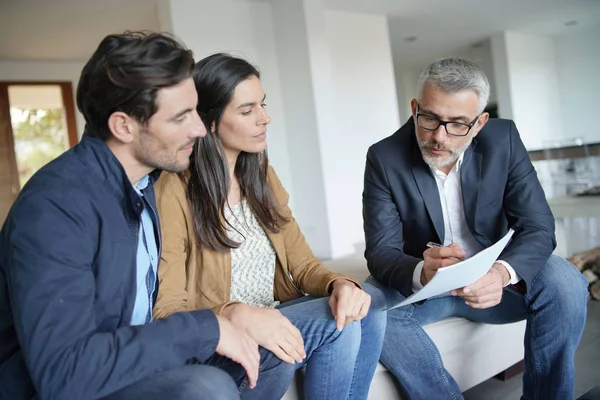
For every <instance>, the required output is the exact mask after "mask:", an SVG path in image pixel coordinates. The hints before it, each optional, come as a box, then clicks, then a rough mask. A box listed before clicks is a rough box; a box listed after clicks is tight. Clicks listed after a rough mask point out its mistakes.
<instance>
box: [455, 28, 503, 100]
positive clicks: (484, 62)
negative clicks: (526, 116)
mask: <svg viewBox="0 0 600 400" xmlns="http://www.w3.org/2000/svg"><path fill="white" fill-rule="evenodd" d="M456 55H457V56H460V57H466V58H468V59H469V60H471V61H474V62H475V63H477V65H479V66H480V67H481V69H483V72H484V73H485V76H487V78H488V81H489V82H490V100H489V103H488V104H494V103H496V102H497V101H498V99H497V94H496V74H495V73H494V60H493V58H492V44H491V40H490V39H486V40H484V41H482V42H479V43H477V44H476V45H473V46H469V47H467V48H466V49H464V50H463V51H460V52H458V53H457V54H456Z"/></svg>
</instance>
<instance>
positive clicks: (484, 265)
mask: <svg viewBox="0 0 600 400" xmlns="http://www.w3.org/2000/svg"><path fill="white" fill-rule="evenodd" d="M513 233H514V231H513V230H512V229H509V230H508V233H507V234H506V235H505V236H504V237H503V238H502V239H500V240H499V241H497V242H496V243H495V244H494V245H492V246H490V247H488V248H487V249H484V250H481V251H480V252H479V253H477V254H475V255H474V256H472V257H471V258H468V259H466V260H464V261H461V262H459V263H456V264H454V265H451V266H449V267H444V268H440V269H438V270H437V272H436V273H435V275H433V278H431V280H430V281H429V282H428V283H427V285H425V286H424V287H423V289H421V290H419V291H418V292H417V293H415V294H413V295H411V296H409V297H407V298H406V299H405V300H404V301H402V302H401V303H399V304H396V305H395V306H392V307H390V308H388V310H391V309H393V308H396V307H402V306H405V305H408V304H411V303H416V302H417V301H421V300H425V299H428V298H430V297H435V296H442V295H447V294H449V293H450V291H452V290H454V289H458V288H462V287H465V286H468V285H470V284H471V283H474V282H475V281H477V280H478V279H479V278H481V277H483V276H484V275H485V274H487V272H488V271H489V270H490V268H492V265H494V263H495V262H496V261H497V260H498V256H499V255H500V253H502V250H504V247H506V245H507V244H508V241H509V240H510V238H511V237H512V235H513Z"/></svg>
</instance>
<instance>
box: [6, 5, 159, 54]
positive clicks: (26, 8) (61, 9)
mask: <svg viewBox="0 0 600 400" xmlns="http://www.w3.org/2000/svg"><path fill="white" fill-rule="evenodd" d="M159 27H160V26H159V23H158V13H157V7H156V4H155V2H154V1H153V0H150V1H148V0H0V37H1V38H2V40H1V41H0V60H1V59H5V60H62V61H65V60H87V59H88V58H89V57H90V55H91V54H92V53H93V51H94V50H95V48H96V46H98V44H99V43H100V40H101V39H102V38H103V37H104V36H106V35H108V34H110V33H119V32H123V31H125V30H154V31H155V30H159Z"/></svg>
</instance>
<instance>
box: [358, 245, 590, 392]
mask: <svg viewBox="0 0 600 400" xmlns="http://www.w3.org/2000/svg"><path fill="white" fill-rule="evenodd" d="M368 281H370V282H371V283H374V280H373V279H372V278H370V279H369V280H368ZM379 287H380V289H381V290H382V291H384V292H385V293H386V298H387V301H388V302H389V304H390V305H392V304H395V303H397V302H398V301H401V300H402V299H404V297H403V296H402V295H401V294H399V293H398V292H397V291H395V290H392V289H389V288H383V287H381V286H379ZM587 287H588V283H587V281H586V280H585V278H584V277H583V275H582V274H581V273H580V272H579V271H578V270H577V268H575V266H574V265H572V264H571V263H569V262H568V261H566V260H564V259H562V258H560V257H557V256H554V255H553V256H551V257H550V258H549V259H548V261H547V262H546V265H544V267H543V268H542V269H541V270H540V272H539V273H538V275H537V276H536V277H535V279H534V280H533V282H532V286H531V289H530V290H529V293H527V294H523V293H520V292H518V291H516V290H514V289H513V288H510V287H507V288H506V289H505V290H504V294H503V297H502V301H501V302H500V304H498V305H497V306H495V307H491V308H488V309H483V310H480V309H474V308H471V307H469V306H467V305H466V304H465V302H464V300H462V299H461V298H460V297H453V296H446V297H440V298H434V299H429V300H427V301H425V302H424V303H423V304H421V305H414V304H413V305H408V306H405V307H398V308H395V309H393V310H390V311H388V323H387V329H386V333H385V340H384V345H383V350H382V353H381V362H382V363H383V364H384V365H385V366H386V367H387V368H388V369H389V370H390V371H391V372H392V374H393V375H394V376H395V377H396V378H397V379H398V381H399V383H400V385H401V386H402V388H403V390H404V391H405V394H406V395H407V396H408V397H409V398H411V399H462V398H463V397H462V394H461V391H460V389H459V387H458V385H457V384H456V382H455V381H454V379H453V378H452V376H450V374H449V373H448V371H446V369H445V368H444V365H443V363H442V358H441V357H440V354H439V352H438V350H437V348H436V346H435V344H434V343H433V341H432V340H431V339H430V338H429V336H428V335H427V333H425V331H424V330H423V329H422V328H421V327H422V326H424V325H427V324H430V323H433V322H436V321H439V320H441V319H444V318H449V317H463V318H466V319H468V320H471V321H476V322H484V323H488V324H506V323H511V322H516V321H520V320H523V319H527V328H526V331H525V342H524V344H525V373H524V375H523V396H524V398H526V399H528V400H537V399H540V400H541V399H543V400H550V399H560V400H563V399H572V398H573V396H574V356H575V350H576V349H577V345H578V344H579V340H580V339H581V335H582V333H583V328H584V326H585V319H586V309H587V298H588V290H587Z"/></svg>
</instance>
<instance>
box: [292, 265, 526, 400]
mask: <svg viewBox="0 0 600 400" xmlns="http://www.w3.org/2000/svg"><path fill="white" fill-rule="evenodd" d="M325 264H326V265H327V266H328V267H329V268H331V269H332V270H334V271H338V272H342V273H344V274H347V275H350V276H353V277H355V278H357V279H359V280H361V281H363V280H365V279H366V278H367V277H368V275H369V271H368V270H367V263H366V261H365V259H364V258H363V256H362V254H356V255H351V256H348V257H344V258H339V259H335V260H331V261H328V262H326V263H325ZM425 331H426V332H427V333H428V334H429V336H430V337H431V338H432V339H433V341H434V342H435V344H436V345H437V347H438V349H439V351H440V353H441V355H442V358H443V360H444V365H445V367H446V369H447V370H448V371H449V372H450V374H452V376H453V377H454V379H455V380H456V381H457V383H458V385H459V386H460V388H461V390H462V391H465V390H467V389H470V388H472V387H473V386H476V385H478V384H479V383H481V382H483V381H485V380H487V379H489V378H491V377H493V376H495V375H496V374H498V373H500V372H502V371H504V370H505V369H507V368H509V367H511V366H512V365H514V364H516V363H518V362H519V361H521V360H522V359H523V352H524V348H523V338H524V335H525V321H521V322H517V323H513V324H507V325H488V324H481V323H474V322H470V321H467V320H465V319H463V318H449V319H446V320H443V321H439V322H436V323H433V324H430V325H427V326H426V327H425ZM301 374H302V371H299V372H298V374H297V379H295V381H294V382H293V383H292V386H291V387H290V388H289V390H288V391H287V393H286V394H285V396H284V397H283V399H284V400H302V394H301V391H299V388H300V386H301V384H302V383H301V382H302V376H301ZM369 399H370V400H375V399H377V400H383V399H385V400H387V399H390V400H391V399H402V396H401V392H400V390H399V386H398V385H397V383H396V382H395V380H394V378H393V377H392V375H391V373H390V372H389V371H388V370H387V369H386V368H385V367H384V366H383V365H382V364H379V365H378V367H377V370H376V372H375V377H374V378H373V382H372V383H371V389H370V391H369Z"/></svg>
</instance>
